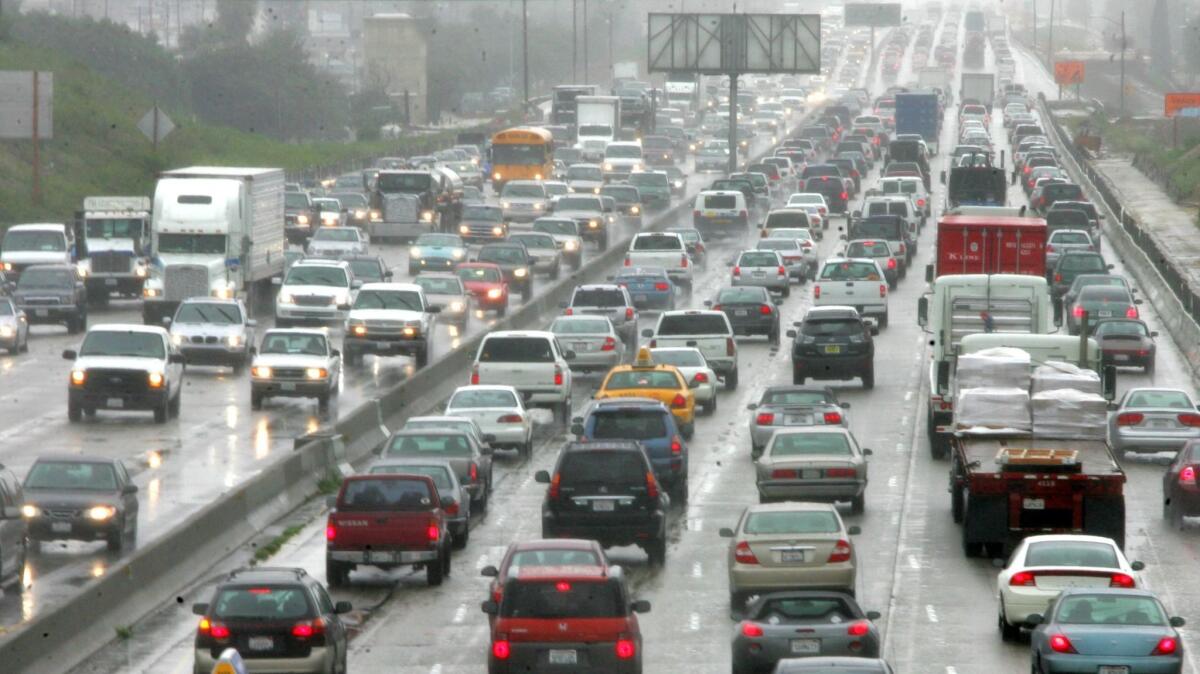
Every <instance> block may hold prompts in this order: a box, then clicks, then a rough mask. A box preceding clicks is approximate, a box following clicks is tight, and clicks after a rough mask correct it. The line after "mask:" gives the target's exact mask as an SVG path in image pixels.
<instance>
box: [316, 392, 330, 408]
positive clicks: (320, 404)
mask: <svg viewBox="0 0 1200 674" xmlns="http://www.w3.org/2000/svg"><path fill="white" fill-rule="evenodd" d="M317 409H319V410H321V411H325V410H327V409H329V391H326V392H324V393H322V394H320V395H318V396H317Z"/></svg>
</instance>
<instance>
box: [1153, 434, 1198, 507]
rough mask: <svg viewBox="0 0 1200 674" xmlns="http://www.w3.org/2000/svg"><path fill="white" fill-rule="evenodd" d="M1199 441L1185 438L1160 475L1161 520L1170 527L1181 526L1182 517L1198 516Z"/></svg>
mask: <svg viewBox="0 0 1200 674" xmlns="http://www.w3.org/2000/svg"><path fill="white" fill-rule="evenodd" d="M1197 472H1200V442H1198V441H1195V440H1189V441H1188V442H1187V443H1186V444H1184V446H1183V449H1180V450H1179V452H1177V453H1176V454H1175V458H1174V459H1173V460H1172V461H1171V464H1170V465H1169V466H1167V470H1166V472H1164V473H1163V476H1162V487H1163V489H1162V504H1163V509H1162V512H1163V519H1165V520H1166V521H1167V525H1168V526H1169V527H1171V528H1173V529H1181V528H1182V527H1183V518H1184V517H1192V516H1195V515H1200V487H1198V486H1197V481H1196V473H1197Z"/></svg>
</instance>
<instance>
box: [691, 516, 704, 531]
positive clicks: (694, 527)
mask: <svg viewBox="0 0 1200 674" xmlns="http://www.w3.org/2000/svg"><path fill="white" fill-rule="evenodd" d="M703 529H704V518H703V517H695V518H691V517H689V518H688V521H687V530H688V531H701V530H703Z"/></svg>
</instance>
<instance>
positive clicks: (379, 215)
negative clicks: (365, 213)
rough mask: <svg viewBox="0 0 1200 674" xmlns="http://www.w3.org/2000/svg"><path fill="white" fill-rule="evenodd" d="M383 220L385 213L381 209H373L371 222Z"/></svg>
mask: <svg viewBox="0 0 1200 674" xmlns="http://www.w3.org/2000/svg"><path fill="white" fill-rule="evenodd" d="M382 220H383V213H382V212H380V211H371V222H380V221H382Z"/></svg>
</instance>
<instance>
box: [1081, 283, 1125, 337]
mask: <svg viewBox="0 0 1200 674" xmlns="http://www.w3.org/2000/svg"><path fill="white" fill-rule="evenodd" d="M1141 303H1142V301H1141V300H1136V299H1134V298H1133V295H1131V294H1130V293H1129V291H1128V290H1126V289H1125V288H1121V287H1117V286H1087V287H1084V288H1082V289H1080V291H1079V294H1078V295H1077V296H1076V297H1075V300H1074V301H1073V302H1072V303H1071V304H1070V305H1069V306H1067V305H1064V308H1065V309H1066V315H1067V316H1066V317H1067V321H1066V322H1067V329H1068V331H1069V332H1070V334H1072V335H1077V334H1079V333H1080V331H1082V330H1083V327H1084V326H1083V322H1084V320H1085V319H1086V320H1087V321H1088V323H1092V322H1093V321H1102V320H1104V319H1107V318H1132V319H1136V318H1139V312H1138V308H1137V305H1139V304H1141ZM1090 331H1091V330H1090V326H1089V330H1088V332H1090Z"/></svg>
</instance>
